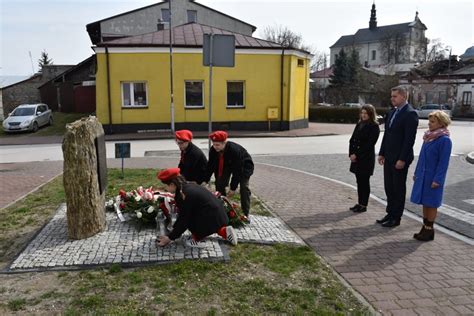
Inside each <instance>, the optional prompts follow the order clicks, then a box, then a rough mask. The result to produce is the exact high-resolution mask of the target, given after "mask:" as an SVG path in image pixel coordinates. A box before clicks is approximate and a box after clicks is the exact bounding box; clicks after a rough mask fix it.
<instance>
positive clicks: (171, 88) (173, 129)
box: [168, 0, 175, 133]
mask: <svg viewBox="0 0 474 316" xmlns="http://www.w3.org/2000/svg"><path fill="white" fill-rule="evenodd" d="M168 5H169V6H168V9H169V11H170V22H169V31H170V32H169V34H170V98H171V100H170V112H171V131H172V132H173V133H174V132H175V126H174V95H173V31H172V28H171V17H172V16H173V14H172V13H171V0H168Z"/></svg>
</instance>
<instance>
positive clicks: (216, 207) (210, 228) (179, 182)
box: [157, 168, 237, 247]
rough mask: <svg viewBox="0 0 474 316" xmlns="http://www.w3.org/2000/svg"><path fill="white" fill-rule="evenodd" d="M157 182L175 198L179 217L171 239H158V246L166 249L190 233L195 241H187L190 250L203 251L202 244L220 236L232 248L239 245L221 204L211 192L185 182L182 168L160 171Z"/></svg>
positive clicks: (171, 233) (170, 235)
mask: <svg viewBox="0 0 474 316" xmlns="http://www.w3.org/2000/svg"><path fill="white" fill-rule="evenodd" d="M158 179H160V180H161V182H163V183H164V184H165V185H166V190H167V191H168V192H171V193H174V194H175V201H176V206H177V207H178V209H179V215H178V218H177V220H176V223H175V224H174V226H173V230H172V231H171V232H170V234H169V235H168V236H159V238H158V239H157V244H158V246H161V247H163V246H166V245H167V244H169V243H170V242H171V241H173V240H176V239H177V238H179V237H180V236H181V235H182V234H183V233H184V232H185V231H186V230H187V229H188V230H189V231H190V232H191V234H192V237H191V238H190V239H188V240H186V245H187V246H190V247H204V246H205V245H204V243H202V242H201V241H202V240H203V239H204V238H206V237H207V236H209V235H212V234H214V233H217V234H218V235H219V236H221V237H222V238H224V239H226V240H227V241H229V242H230V243H231V244H232V245H236V244H237V235H236V234H235V231H234V228H233V227H232V226H227V223H228V222H229V219H228V218H227V214H226V211H225V208H224V204H223V203H222V201H220V200H219V199H217V198H216V197H215V196H214V195H213V194H212V193H211V192H209V190H207V189H206V188H204V187H202V186H200V185H197V184H195V183H189V182H186V180H185V179H184V177H183V176H182V175H181V174H180V169H179V168H171V169H166V170H163V171H161V172H160V173H159V174H158Z"/></svg>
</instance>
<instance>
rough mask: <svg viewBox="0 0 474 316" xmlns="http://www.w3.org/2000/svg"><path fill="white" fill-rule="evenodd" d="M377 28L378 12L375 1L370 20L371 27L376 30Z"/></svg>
mask: <svg viewBox="0 0 474 316" xmlns="http://www.w3.org/2000/svg"><path fill="white" fill-rule="evenodd" d="M376 28H377V14H376V10H375V1H374V3H373V4H372V10H370V21H369V29H370V30H375V29H376Z"/></svg>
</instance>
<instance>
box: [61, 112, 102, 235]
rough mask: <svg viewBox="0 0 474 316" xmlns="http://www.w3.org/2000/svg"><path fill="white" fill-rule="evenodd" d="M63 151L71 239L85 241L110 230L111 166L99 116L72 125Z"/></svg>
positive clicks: (69, 125) (64, 141)
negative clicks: (107, 215)
mask: <svg viewBox="0 0 474 316" xmlns="http://www.w3.org/2000/svg"><path fill="white" fill-rule="evenodd" d="M62 147H63V155H64V174H63V182H64V191H65V193H66V203H67V226H68V235H69V238H72V239H84V238H87V237H90V236H93V235H95V234H97V233H99V232H101V231H103V230H104V229H105V227H106V221H105V187H104V186H105V184H104V183H106V181H105V180H106V179H103V178H104V176H105V178H106V172H104V171H103V170H107V166H106V165H105V161H106V159H105V143H104V130H103V128H102V125H101V124H100V123H99V121H98V120H97V118H96V117H95V116H89V117H87V118H82V119H80V120H78V121H75V122H73V123H71V124H68V125H67V126H66V133H65V135H64V140H63V145H62ZM102 156H103V157H102ZM100 170H102V171H100ZM101 177H102V179H101ZM101 180H102V181H101ZM100 183H102V185H101V184H100Z"/></svg>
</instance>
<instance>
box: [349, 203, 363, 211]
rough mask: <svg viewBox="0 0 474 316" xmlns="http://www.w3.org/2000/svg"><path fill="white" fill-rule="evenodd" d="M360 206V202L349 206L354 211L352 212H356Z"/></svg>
mask: <svg viewBox="0 0 474 316" xmlns="http://www.w3.org/2000/svg"><path fill="white" fill-rule="evenodd" d="M359 207H360V205H359V204H356V205H354V206H353V207H349V210H350V211H352V212H354V211H355V210H357V209H358V208H359Z"/></svg>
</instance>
